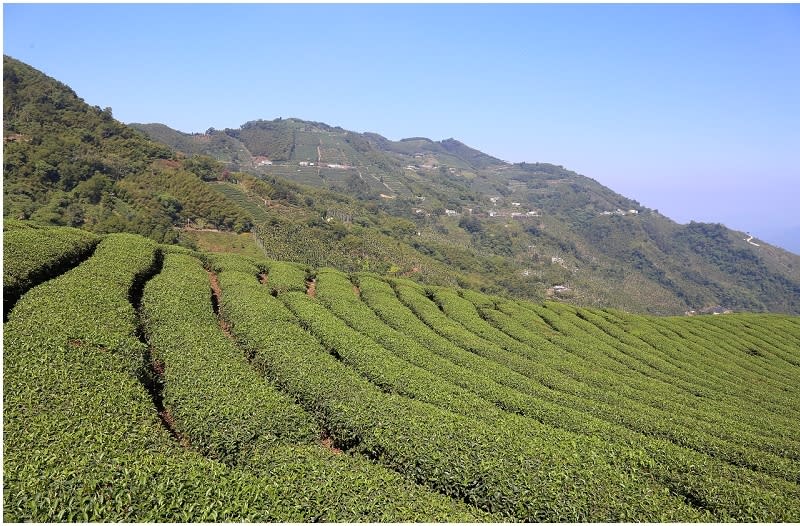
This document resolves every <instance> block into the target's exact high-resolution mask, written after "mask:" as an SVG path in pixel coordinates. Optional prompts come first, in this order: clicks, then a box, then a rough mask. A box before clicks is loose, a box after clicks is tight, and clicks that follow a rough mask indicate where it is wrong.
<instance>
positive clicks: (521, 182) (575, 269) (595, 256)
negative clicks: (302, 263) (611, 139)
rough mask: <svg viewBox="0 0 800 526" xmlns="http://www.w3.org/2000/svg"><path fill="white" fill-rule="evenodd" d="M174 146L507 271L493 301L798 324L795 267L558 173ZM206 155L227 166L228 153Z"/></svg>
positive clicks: (292, 147) (251, 129)
mask: <svg viewBox="0 0 800 526" xmlns="http://www.w3.org/2000/svg"><path fill="white" fill-rule="evenodd" d="M148 127H149V128H152V127H153V125H148V126H140V129H143V130H144V131H147V130H148ZM175 133H177V134H178V135H174V136H173V138H172V139H169V138H167V136H166V135H165V134H161V135H160V136H159V137H161V138H162V140H164V141H165V143H166V144H168V145H170V146H172V147H174V148H176V149H178V150H180V149H181V145H182V144H184V143H186V141H189V142H191V143H192V144H199V143H201V142H202V143H203V144H214V143H219V144H222V143H223V141H222V139H221V137H224V138H225V141H229V140H235V141H239V145H240V146H239V147H241V148H244V149H246V150H247V151H248V152H250V153H251V154H252V156H258V157H253V158H257V159H260V160H259V161H258V163H254V164H252V165H247V163H243V164H239V165H237V166H238V167H239V168H242V169H246V170H248V171H250V172H251V173H253V174H257V175H259V176H272V177H280V178H285V179H288V180H292V181H295V182H299V183H302V184H306V185H312V186H317V187H320V188H327V189H331V190H336V191H342V192H345V193H347V194H348V195H353V196H356V197H357V198H359V200H360V201H361V203H363V204H364V205H365V206H369V207H372V208H373V209H374V210H377V211H381V212H386V213H388V214H390V215H392V216H394V217H400V218H403V219H407V220H410V221H413V222H414V224H415V225H416V230H417V231H418V232H419V236H417V238H416V239H413V240H406V241H407V242H409V243H411V244H412V246H414V248H416V249H417V250H419V251H420V252H422V253H424V254H429V255H432V256H433V257H434V258H436V259H437V260H439V261H441V262H442V263H444V264H446V265H449V266H450V267H451V268H456V269H459V270H461V271H468V270H470V269H479V270H478V272H479V273H482V274H487V273H492V272H493V271H492V270H490V269H489V266H490V265H486V264H485V263H482V262H479V261H478V260H477V259H480V258H494V260H495V261H499V262H502V263H501V265H502V267H501V268H495V270H494V273H495V278H496V279H493V280H491V281H493V283H492V284H491V285H489V284H488V283H485V284H484V287H489V288H486V289H485V290H490V288H491V287H494V288H492V289H491V290H493V291H495V292H500V291H502V290H506V291H509V292H512V293H514V294H518V295H525V296H528V297H539V298H542V297H545V295H546V294H548V295H551V296H553V297H560V298H562V299H565V300H567V301H571V302H575V303H578V304H583V305H608V306H615V307H619V308H625V309H630V310H635V311H644V312H652V313H662V314H675V313H680V312H684V311H687V310H701V309H704V308H712V307H720V308H724V309H734V310H753V311H775V312H792V313H797V312H800V256H796V255H794V254H791V253H789V252H786V251H784V250H781V249H780V248H777V247H773V246H770V245H768V244H766V243H764V242H762V241H760V240H750V241H749V242H748V240H747V238H748V236H747V235H745V234H744V233H742V232H734V231H731V230H729V229H727V228H725V227H724V226H723V225H720V224H704V223H694V222H693V223H690V224H688V225H679V224H677V223H675V222H673V221H671V220H670V219H669V218H667V217H665V216H663V215H661V214H659V213H658V211H656V210H650V209H647V208H645V207H643V206H641V205H640V204H639V203H638V202H636V201H634V200H631V199H628V198H626V197H624V196H621V195H619V194H617V193H615V192H613V191H612V190H610V189H609V188H606V187H604V186H603V185H601V184H599V183H597V182H596V181H594V180H593V179H590V178H588V177H585V176H582V175H580V174H577V173H575V172H572V171H570V170H567V169H565V168H563V167H561V166H555V165H552V164H547V163H518V164H509V163H505V162H503V161H501V160H499V159H497V158H494V157H492V156H490V155H486V154H484V153H482V152H479V151H477V150H474V149H472V148H469V147H468V146H466V145H464V144H462V143H460V142H458V141H456V140H454V139H448V140H445V141H438V142H437V141H432V140H430V139H426V138H419V137H418V138H410V139H403V140H400V141H391V140H389V139H386V138H384V137H382V136H380V135H378V134H375V133H364V134H359V133H355V132H350V131H347V130H343V129H342V128H338V127H331V126H328V125H326V124H323V123H317V122H308V121H301V120H298V119H277V120H274V121H263V120H258V121H251V122H248V123H246V124H244V125H242V127H241V128H239V129H226V130H223V131H216V130H213V129H212V130H209V133H208V134H206V135H195V136H188V135H186V134H182V135H181V134H179V132H175ZM178 137H180V139H181V140H177V138H178ZM154 138H158V137H156V136H154ZM225 144H227V142H225ZM193 148H194V146H193ZM226 148H227V146H226ZM190 151H192V150H190ZM203 152H204V153H205V154H208V155H211V156H214V157H215V158H217V159H219V160H221V161H225V158H226V157H225V154H224V152H223V151H222V150H215V149H213V148H210V149H209V148H207V149H204V150H203ZM476 258H477V259H476ZM331 264H332V265H333V264H335V263H333V262H332V263H331ZM498 271H499V272H498ZM498 274H499V275H498Z"/></svg>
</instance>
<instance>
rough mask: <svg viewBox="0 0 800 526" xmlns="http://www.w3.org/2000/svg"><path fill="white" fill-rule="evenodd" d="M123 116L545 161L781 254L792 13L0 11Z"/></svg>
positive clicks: (792, 154)
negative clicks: (292, 130)
mask: <svg viewBox="0 0 800 526" xmlns="http://www.w3.org/2000/svg"><path fill="white" fill-rule="evenodd" d="M3 14H4V20H3V29H4V36H3V46H4V53H5V54H8V55H11V56H12V57H14V58H17V59H20V60H22V61H23V62H26V63H28V64H30V65H32V66H34V67H36V68H37V69H40V70H42V71H43V72H45V73H46V74H48V75H50V76H53V77H55V78H57V79H58V80H61V81H62V82H64V83H66V84H68V85H69V86H70V87H72V88H73V89H74V90H75V91H76V92H77V93H78V94H79V95H80V96H81V97H83V98H84V100H86V101H87V102H88V103H89V104H93V105H98V106H101V107H106V106H110V107H112V108H113V111H114V115H115V117H116V118H118V119H119V120H121V121H123V122H162V123H165V124H167V125H169V126H171V127H174V128H177V129H179V130H182V131H187V132H192V131H204V130H206V129H207V128H209V127H211V126H213V127H215V128H225V127H238V126H239V125H241V124H243V123H244V122H246V121H249V120H253V119H258V118H264V119H273V118H276V117H299V118H304V119H309V120H316V121H322V122H326V123H328V124H331V125H334V126H336V125H338V126H342V127H343V128H346V129H350V130H354V131H359V132H364V131H372V132H377V133H380V134H382V135H384V136H386V137H388V138H390V139H400V138H403V137H410V136H425V137H429V138H432V139H445V138H448V137H454V138H457V139H459V140H461V141H463V142H465V143H466V144H468V145H470V146H472V147H475V148H477V149H479V150H482V151H484V152H486V153H489V154H491V155H494V156H496V157H500V158H501V159H505V160H508V161H513V162H518V161H530V162H535V161H542V162H552V163H555V164H561V165H564V166H565V167H567V168H570V169H573V170H575V171H577V172H579V173H582V174H584V175H586V176H589V177H592V178H593V179H596V180H598V181H599V182H601V183H602V184H605V185H606V186H609V187H610V188H612V189H614V190H616V191H617V192H620V193H622V194H623V195H626V196H627V197H631V198H634V199H637V200H638V201H640V202H641V203H642V204H643V205H645V206H648V207H650V208H656V209H658V210H659V211H660V212H661V213H663V214H666V215H667V216H669V217H671V218H673V219H675V220H676V221H679V222H681V223H685V222H688V221H689V220H697V221H713V222H722V223H724V224H726V225H727V226H729V227H731V228H735V229H737V230H743V231H750V232H752V233H753V234H755V235H756V236H760V237H762V238H763V239H765V240H767V241H770V242H774V243H777V244H780V245H782V246H785V247H787V248H790V249H792V250H793V251H794V252H796V253H800V6H798V5H682V4H677V5H458V4H456V5H453V4H444V5H424V4H423V5H420V4H401V5H360V4H350V5H319V4H317V5H262V4H238V5H230V4H226V5H209V4H171V5H159V4H126V5H123V4H116V5H113V4H112V5H98V4H83V5H69V4H5V5H4V6H3Z"/></svg>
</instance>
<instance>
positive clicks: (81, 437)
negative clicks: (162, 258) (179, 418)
mask: <svg viewBox="0 0 800 526" xmlns="http://www.w3.org/2000/svg"><path fill="white" fill-rule="evenodd" d="M156 256H157V252H156V247H155V245H154V244H153V243H152V242H150V241H147V240H144V239H142V238H139V237H136V236H128V235H114V236H109V237H108V238H107V239H106V240H105V241H103V242H102V243H101V244H100V245H99V246H98V248H97V250H96V251H95V254H94V255H93V256H92V257H91V258H90V259H88V260H87V261H86V262H84V263H83V264H81V265H80V266H78V267H76V268H75V269H73V270H71V271H69V272H67V273H66V274H64V275H62V276H60V277H58V278H56V279H54V280H52V281H49V282H47V283H45V284H43V285H40V286H39V287H36V288H34V289H33V290H31V291H30V292H29V293H28V294H26V295H25V296H24V297H23V299H22V300H20V302H19V304H18V306H17V308H16V309H15V310H14V312H13V313H12V315H11V318H10V320H9V322H8V324H6V325H5V327H4V344H5V348H4V382H5V388H4V391H3V397H4V412H3V424H4V459H3V462H4V466H3V467H4V480H3V483H4V492H3V493H4V495H3V506H4V518H5V519H6V520H9V521H20V522H21V521H34V522H55V521H85V522H175V521H181V522H210V521H223V522H234V521H236V522H239V521H249V522H312V521H319V520H331V521H333V520H338V521H345V522H355V521H358V520H366V521H370V520H372V521H375V520H386V521H390V522H392V521H421V522H426V521H445V520H457V521H463V522H473V521H475V520H478V519H480V518H485V516H484V515H483V514H480V513H477V514H476V513H472V512H471V511H470V510H469V509H468V508H467V507H466V506H464V505H460V504H458V503H455V502H453V501H451V500H449V499H446V498H444V497H442V496H439V495H436V494H433V493H431V492H430V491H427V490H425V489H424V488H421V487H419V486H415V485H413V484H411V483H409V482H408V481H406V480H404V479H402V478H401V477H399V476H397V475H396V474H393V473H391V472H388V471H385V470H382V469H380V468H378V467H376V466H374V465H373V464H372V463H371V462H369V461H368V460H365V459H357V458H352V457H349V456H342V455H334V453H332V452H329V451H325V450H323V449H322V448H320V447H318V446H310V445H294V444H292V445H279V444H276V445H274V446H273V447H269V448H263V447H262V448H255V447H254V445H253V444H248V447H249V451H250V455H249V456H247V457H246V458H240V459H239V460H240V462H239V464H238V466H237V467H236V468H230V467H227V466H225V465H224V464H221V463H219V462H214V461H211V460H208V459H206V458H204V457H202V456H201V455H199V454H197V453H196V452H193V451H188V450H186V449H184V448H183V447H181V446H180V445H179V444H178V443H177V442H175V441H173V440H172V439H171V438H170V437H169V435H168V433H167V432H166V431H165V430H164V429H163V428H162V427H161V425H160V424H159V420H158V417H157V415H156V411H155V408H154V407H153V401H152V398H151V394H150V393H148V391H147V390H146V389H145V385H143V383H142V381H140V378H141V375H140V373H141V372H142V365H143V363H142V358H143V356H144V354H145V346H144V344H143V343H142V342H140V341H139V339H138V338H136V336H135V333H137V332H138V327H137V322H136V315H135V312H134V308H133V305H132V304H131V302H130V300H131V299H135V296H137V295H138V293H137V291H140V290H141V282H142V281H143V280H144V279H146V278H147V277H148V276H149V275H150V274H151V273H152V272H154V271H156V270H157V269H158V259H157V257H156ZM185 257H186V256H180V257H177V258H174V257H171V256H168V258H167V259H168V260H174V261H177V262H180V261H181V260H183V261H186V260H185ZM172 265H173V263H172V262H168V268H170V267H171V266H172ZM195 268H196V267H195ZM190 274H191V272H190ZM173 277H175V276H174V275H173ZM162 281H163V280H162ZM193 283H194V282H193ZM162 285H163V283H162ZM151 290H153V289H152V288H151ZM198 291H199V289H198ZM131 294H132V295H133V296H134V298H130V297H129V296H130V295H131ZM162 299H163V298H162ZM198 299H199V298H198ZM206 301H207V297H206ZM171 322H172V318H171V317H169V319H168V320H167V328H163V327H162V328H161V329H163V330H165V331H166V333H168V332H169V328H168V327H169V326H170V324H171ZM173 365H174V364H173ZM250 374H251V375H252V372H251V373H250ZM224 387H225V386H219V388H220V390H221V391H224ZM216 400H219V399H218V398H216ZM200 401H201V402H202V400H200ZM206 414H207V415H210V414H212V413H210V412H206ZM273 416H274V415H273ZM306 429H308V428H306ZM298 432H299V433H300V434H301V435H302V434H303V431H302V426H301V427H300V429H291V430H288V433H290V434H291V433H298Z"/></svg>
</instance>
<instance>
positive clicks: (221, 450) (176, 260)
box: [142, 254, 319, 464]
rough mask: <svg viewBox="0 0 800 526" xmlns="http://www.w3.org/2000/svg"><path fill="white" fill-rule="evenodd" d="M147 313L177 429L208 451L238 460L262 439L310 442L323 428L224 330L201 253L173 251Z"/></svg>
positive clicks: (148, 294) (152, 286) (148, 293)
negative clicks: (266, 379)
mask: <svg viewBox="0 0 800 526" xmlns="http://www.w3.org/2000/svg"><path fill="white" fill-rule="evenodd" d="M142 314H143V318H144V328H145V332H146V335H147V339H148V342H149V344H150V346H151V347H152V355H151V356H152V358H151V359H152V360H153V363H154V364H157V367H158V368H159V369H163V371H164V373H163V375H162V381H163V382H164V384H165V389H164V406H165V408H166V409H167V410H168V411H170V413H171V416H172V418H173V419H174V421H175V426H176V430H177V431H178V432H179V433H181V434H182V435H185V436H186V437H187V439H188V440H189V441H190V442H191V443H192V445H193V447H195V448H196V449H197V450H199V451H201V452H202V453H203V454H204V455H205V456H207V457H209V458H214V459H218V460H222V461H223V462H227V463H234V464H235V463H236V462H237V461H238V460H239V457H240V456H241V455H243V449H245V448H247V447H252V444H254V443H262V444H263V443H267V444H269V443H271V442H275V441H277V440H280V441H281V442H286V443H303V442H311V441H313V439H315V438H316V437H317V436H318V435H319V432H318V431H317V430H316V429H315V426H314V425H313V423H312V422H311V420H310V418H309V417H308V415H307V414H306V413H305V412H304V411H303V410H302V409H301V408H300V407H298V406H296V405H295V404H293V403H292V401H291V400H289V399H287V398H286V397H285V396H283V395H281V394H280V393H278V392H277V391H276V390H275V389H274V388H273V387H272V386H270V385H269V384H267V383H266V382H264V380H263V378H261V377H260V376H259V375H258V374H256V372H255V371H254V370H253V369H252V368H251V367H250V365H249V364H248V363H247V361H246V360H245V357H244V356H243V355H242V353H241V352H240V351H239V349H238V348H237V347H236V346H235V345H234V344H233V342H231V340H230V339H229V338H228V337H227V336H225V334H224V333H223V332H222V330H221V329H220V327H219V324H218V321H217V318H216V316H215V315H214V312H213V311H212V302H211V301H210V294H209V275H208V274H207V273H206V271H205V270H204V269H203V267H202V266H201V264H200V261H199V260H197V259H195V258H193V257H191V256H184V255H177V254H176V255H169V256H167V257H166V258H165V260H164V268H163V270H162V271H161V272H160V273H159V274H158V276H156V277H155V278H153V279H151V280H150V281H149V282H148V283H147V286H146V287H145V290H144V296H143V298H142Z"/></svg>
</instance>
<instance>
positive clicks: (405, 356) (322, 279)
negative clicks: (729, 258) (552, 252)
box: [3, 222, 800, 522]
mask: <svg viewBox="0 0 800 526" xmlns="http://www.w3.org/2000/svg"><path fill="white" fill-rule="evenodd" d="M5 228H6V230H5V232H4V242H3V244H4V247H3V248H4V260H3V264H4V265H3V268H4V271H3V283H4V287H3V288H4V311H5V313H6V315H7V321H6V323H5V324H4V329H3V343H4V356H3V374H4V388H3V402H4V406H3V425H4V446H3V447H4V451H3V453H4V460H3V489H4V492H3V511H4V520H6V521H10V522H20V521H35V522H53V521H89V522H95V521H136V522H149V521H157V522H171V521H185V522H200V521H225V522H234V521H236V522H238V521H256V522H317V521H337V522H359V521H373V522H420V521H421V522H484V521H488V522H507V521H509V522H510V521H551V522H552V521H556V522H598V521H600V522H613V521H646V522H668V521H679V522H783V521H789V522H797V521H800V434H798V432H797V429H799V428H800V318H798V317H792V316H783V315H763V314H759V315H756V314H730V315H723V316H697V317H668V318H665V317H662V318H656V317H647V316H639V315H631V314H627V313H624V312H620V311H614V310H601V309H582V308H574V307H571V306H568V305H565V304H561V303H546V304H544V305H537V304H532V303H527V302H523V301H516V300H510V299H506V298H500V297H493V296H486V295H483V294H480V293H477V292H474V291H469V290H461V289H449V288H440V287H425V286H421V285H419V284H417V283H414V282H411V281H406V280H401V279H389V278H385V277H383V276H379V275H376V274H369V273H354V274H346V273H342V272H340V271H337V270H333V269H328V268H321V269H313V268H306V267H303V266H302V265H298V264H296V263H285V262H279V261H272V260H268V259H253V258H247V257H244V256H235V255H221V254H206V253H198V252H193V251H189V250H186V249H182V248H177V247H174V246H167V245H159V244H156V243H155V242H153V241H150V240H148V239H145V238H143V237H139V236H136V235H132V234H109V235H105V236H99V235H94V234H87V233H84V232H81V231H76V230H74V229H69V228H40V227H37V228H34V227H33V226H31V225H29V224H27V223H24V222H9V223H8V224H7V225H6V227H5Z"/></svg>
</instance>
